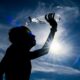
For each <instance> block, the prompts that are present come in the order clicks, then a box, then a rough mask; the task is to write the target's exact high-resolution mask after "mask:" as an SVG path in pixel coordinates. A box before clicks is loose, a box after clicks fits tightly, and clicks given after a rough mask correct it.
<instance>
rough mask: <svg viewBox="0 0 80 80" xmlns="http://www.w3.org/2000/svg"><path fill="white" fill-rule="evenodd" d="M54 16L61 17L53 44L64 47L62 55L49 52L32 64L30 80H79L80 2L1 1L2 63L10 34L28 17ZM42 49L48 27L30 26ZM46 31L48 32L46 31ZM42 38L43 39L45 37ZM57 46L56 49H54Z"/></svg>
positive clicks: (67, 0) (0, 46)
mask: <svg viewBox="0 0 80 80" xmlns="http://www.w3.org/2000/svg"><path fill="white" fill-rule="evenodd" d="M49 12H55V13H56V14H58V15H60V17H61V21H59V22H58V31H57V33H56V36H55V39H54V44H55V43H56V42H59V43H61V44H60V45H61V46H62V47H61V48H60V50H62V51H60V52H57V53H59V55H57V54H55V53H51V52H49V54H48V55H45V56H43V57H41V58H39V59H36V60H33V61H32V65H33V68H32V75H31V80H80V42H79V41H80V37H79V36H80V1H79V0H17V1H16V0H2V1H0V60H1V59H2V57H3V56H4V54H5V51H6V49H7V47H8V46H9V45H10V43H9V41H8V31H9V29H10V28H12V27H14V26H17V25H24V24H25V23H26V22H27V17H28V16H32V17H38V18H39V17H40V16H44V15H45V14H46V13H49ZM29 28H30V29H31V30H32V32H33V33H34V34H35V35H36V40H37V45H36V46H35V47H34V49H37V48H41V47H42V45H43V44H44V42H45V40H46V38H47V36H48V34H49V32H50V27H49V24H35V23H32V24H30V25H29ZM44 30H45V31H44ZM42 34H43V36H42ZM55 46H56V45H55Z"/></svg>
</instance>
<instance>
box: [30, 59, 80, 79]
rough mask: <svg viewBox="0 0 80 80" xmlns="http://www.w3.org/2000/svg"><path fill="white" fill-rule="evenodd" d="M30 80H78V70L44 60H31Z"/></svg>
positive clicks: (79, 72) (79, 74)
mask: <svg viewBox="0 0 80 80" xmlns="http://www.w3.org/2000/svg"><path fill="white" fill-rule="evenodd" d="M32 69H33V70H32V75H31V80H63V79H64V80H79V79H80V71H79V70H77V69H74V68H71V67H68V66H62V65H55V64H51V63H48V62H45V61H44V60H36V61H33V68H32Z"/></svg>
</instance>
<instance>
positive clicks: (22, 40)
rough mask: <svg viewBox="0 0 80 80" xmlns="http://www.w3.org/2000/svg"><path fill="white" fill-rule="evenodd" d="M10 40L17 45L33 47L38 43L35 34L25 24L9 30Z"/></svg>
mask: <svg viewBox="0 0 80 80" xmlns="http://www.w3.org/2000/svg"><path fill="white" fill-rule="evenodd" d="M9 40H10V41H11V43H13V44H16V45H21V46H23V45H25V46H30V47H33V46H34V45H35V44H36V41H35V36H34V35H33V34H32V32H31V31H30V30H29V29H28V28H27V27H25V26H19V27H14V28H12V29H11V30H10V32H9Z"/></svg>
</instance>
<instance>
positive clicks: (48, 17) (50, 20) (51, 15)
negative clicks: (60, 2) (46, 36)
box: [45, 13, 57, 30]
mask: <svg viewBox="0 0 80 80" xmlns="http://www.w3.org/2000/svg"><path fill="white" fill-rule="evenodd" d="M54 16H55V13H49V14H47V15H45V19H46V21H47V22H48V23H49V24H50V25H51V26H52V29H54V30H57V22H56V21H55V19H54Z"/></svg>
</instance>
